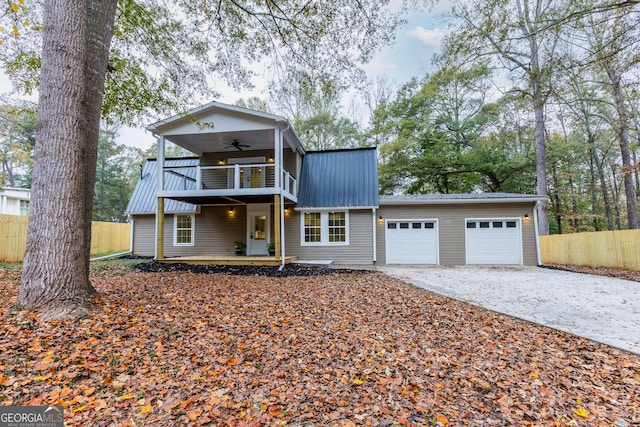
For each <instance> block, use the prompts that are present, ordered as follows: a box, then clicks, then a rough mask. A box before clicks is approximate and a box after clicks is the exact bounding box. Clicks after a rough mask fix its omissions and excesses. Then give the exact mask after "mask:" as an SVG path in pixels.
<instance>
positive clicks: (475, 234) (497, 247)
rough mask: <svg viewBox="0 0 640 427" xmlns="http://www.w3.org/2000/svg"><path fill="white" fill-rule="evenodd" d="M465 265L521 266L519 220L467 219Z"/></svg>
mask: <svg viewBox="0 0 640 427" xmlns="http://www.w3.org/2000/svg"><path fill="white" fill-rule="evenodd" d="M466 231H467V233H466V242H467V264H522V239H521V235H522V234H521V232H520V220H517V219H504V220H501V219H490V220H489V219H480V220H476V219H468V220H467V223H466Z"/></svg>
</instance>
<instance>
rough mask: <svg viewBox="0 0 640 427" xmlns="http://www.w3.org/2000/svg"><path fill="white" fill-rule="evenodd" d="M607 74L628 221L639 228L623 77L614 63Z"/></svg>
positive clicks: (632, 227)
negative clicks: (618, 145)
mask: <svg viewBox="0 0 640 427" xmlns="http://www.w3.org/2000/svg"><path fill="white" fill-rule="evenodd" d="M607 76H608V77H609V81H610V82H611V89H612V90H613V96H614V99H615V103H616V112H617V113H618V142H619V144H620V154H621V157H622V171H621V172H622V177H623V181H624V190H625V197H626V199H627V221H628V227H629V229H636V228H638V210H637V207H636V203H637V201H636V189H635V186H634V184H633V168H634V165H633V164H632V163H631V151H630V150H629V113H628V112H627V108H626V105H625V102H624V95H623V93H622V87H621V83H622V78H621V76H620V74H619V73H618V72H617V71H616V70H615V69H614V67H613V65H609V66H607Z"/></svg>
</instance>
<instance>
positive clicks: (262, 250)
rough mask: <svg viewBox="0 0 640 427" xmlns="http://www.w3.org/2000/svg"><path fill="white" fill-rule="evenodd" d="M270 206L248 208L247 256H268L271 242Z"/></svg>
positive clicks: (251, 206) (250, 206)
mask: <svg viewBox="0 0 640 427" xmlns="http://www.w3.org/2000/svg"><path fill="white" fill-rule="evenodd" d="M270 224H271V221H270V218H269V205H249V206H247V255H268V254H269V251H268V250H267V244H269V242H270V237H271V236H270V229H271V227H270Z"/></svg>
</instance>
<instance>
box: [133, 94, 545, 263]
mask: <svg viewBox="0 0 640 427" xmlns="http://www.w3.org/2000/svg"><path fill="white" fill-rule="evenodd" d="M148 130H150V131H151V132H152V133H153V134H154V135H155V136H156V138H157V145H158V154H157V158H156V159H150V160H148V161H147V162H146V163H145V165H144V167H143V168H142V171H141V176H140V180H139V182H138V183H137V185H136V188H135V190H134V192H133V195H132V198H131V201H130V202H129V205H128V207H127V211H128V213H129V214H130V215H131V217H132V220H133V227H132V233H133V235H132V251H133V254H134V255H141V256H153V257H154V258H156V259H157V260H160V261H164V262H192V263H220V264H263V265H284V264H285V263H288V262H292V261H295V260H313V261H332V262H335V263H342V264H375V263H382V264H530V265H535V264H538V263H539V256H538V248H537V230H536V227H535V223H536V221H535V209H534V208H535V205H536V203H537V202H538V201H539V200H540V197H538V196H532V195H520V194H456V195H423V196H378V170H377V155H376V149H375V148H364V149H350V150H334V151H320V152H306V151H305V149H304V147H303V144H302V143H301V141H300V139H299V138H298V136H297V135H296V133H295V131H294V130H293V129H292V127H291V125H290V124H289V122H288V121H287V120H286V119H285V118H284V117H281V116H277V115H273V114H269V113H263V112H258V111H253V110H248V109H245V108H240V107H235V106H231V105H226V104H222V103H218V102H212V103H210V104H207V105H204V106H202V107H200V108H197V109H194V110H192V111H190V112H189V113H187V114H185V115H179V116H174V117H171V118H169V119H166V120H163V121H161V122H158V123H156V124H154V125H152V126H150V127H148ZM167 142H171V143H174V144H176V145H178V146H180V147H182V148H184V149H186V150H188V151H190V152H191V153H193V157H188V158H179V159H166V158H165V157H164V153H165V146H166V144H167ZM237 245H240V246H243V247H244V250H243V253H242V255H236V254H235V248H234V246H237ZM270 246H272V247H273V248H274V249H275V253H274V255H269V252H268V248H269V247H270Z"/></svg>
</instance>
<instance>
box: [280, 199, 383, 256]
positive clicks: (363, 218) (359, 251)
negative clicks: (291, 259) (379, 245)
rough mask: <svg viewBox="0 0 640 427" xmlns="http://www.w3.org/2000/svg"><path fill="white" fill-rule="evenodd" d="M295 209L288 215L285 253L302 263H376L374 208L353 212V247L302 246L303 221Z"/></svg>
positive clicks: (351, 240)
mask: <svg viewBox="0 0 640 427" xmlns="http://www.w3.org/2000/svg"><path fill="white" fill-rule="evenodd" d="M301 216H302V213H301V212H299V211H294V210H291V211H290V214H289V215H286V216H285V250H286V253H287V255H295V256H297V257H298V259H300V260H332V261H333V262H334V264H372V263H373V216H372V213H371V210H370V209H366V210H364V209H361V210H349V245H347V246H302V245H301V240H300V218H301Z"/></svg>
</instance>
